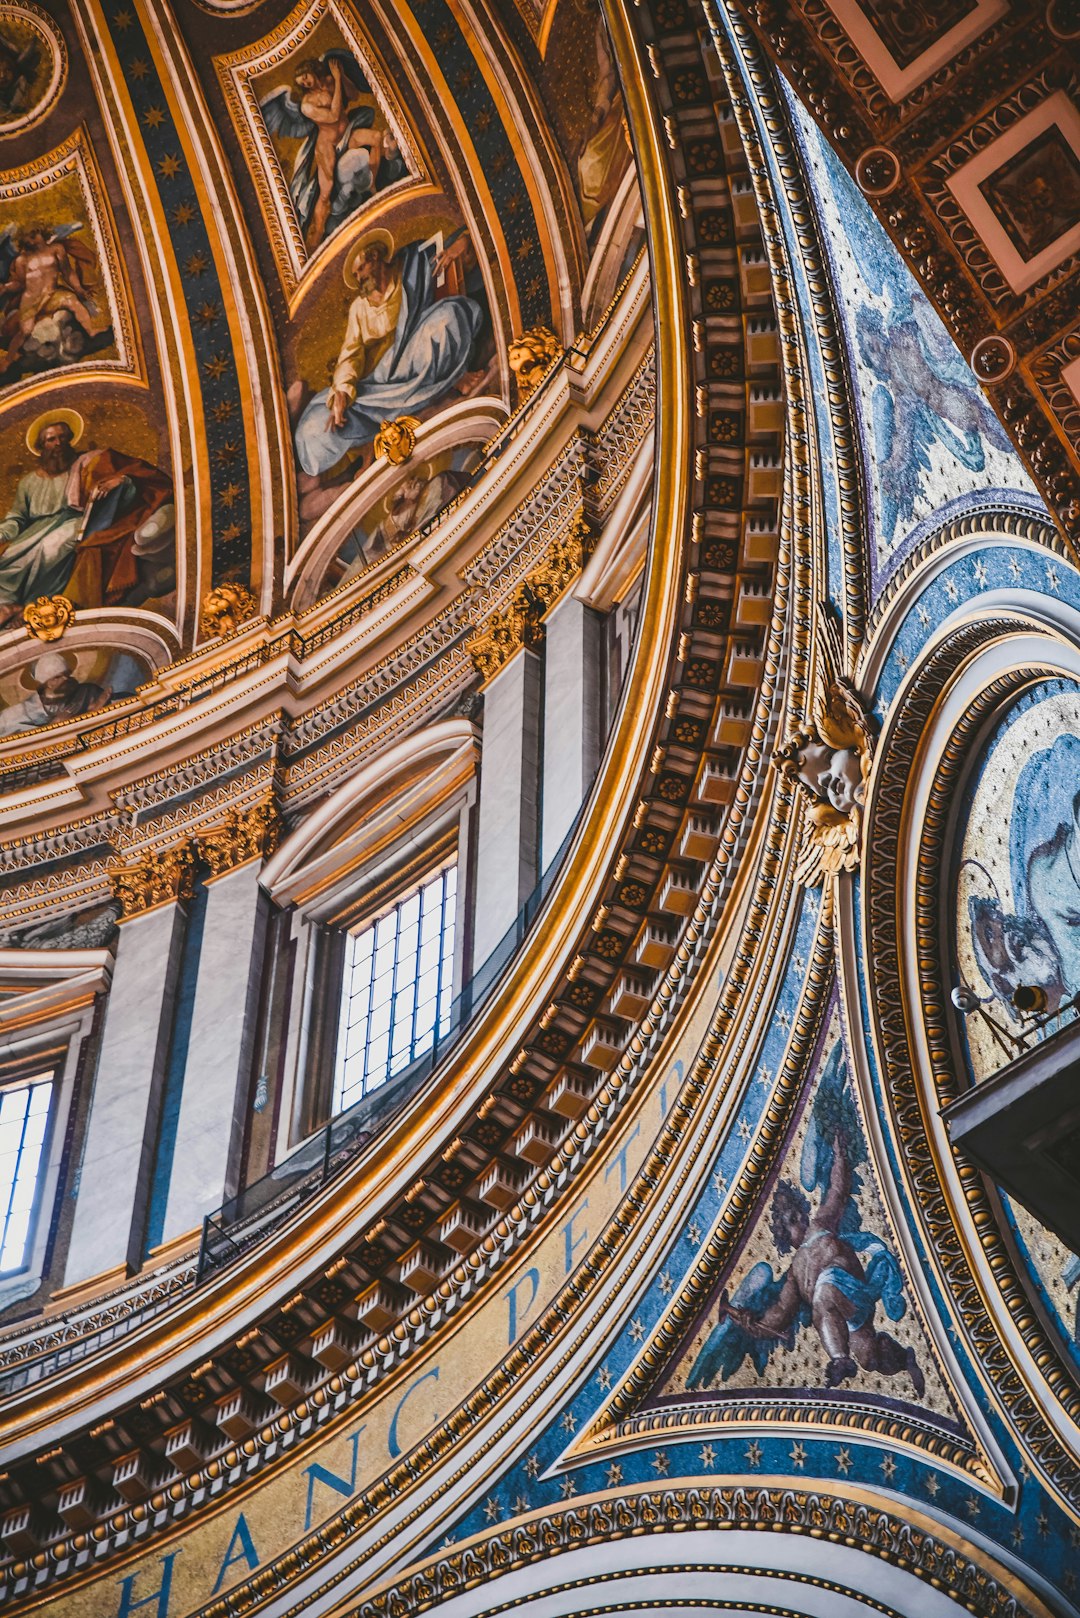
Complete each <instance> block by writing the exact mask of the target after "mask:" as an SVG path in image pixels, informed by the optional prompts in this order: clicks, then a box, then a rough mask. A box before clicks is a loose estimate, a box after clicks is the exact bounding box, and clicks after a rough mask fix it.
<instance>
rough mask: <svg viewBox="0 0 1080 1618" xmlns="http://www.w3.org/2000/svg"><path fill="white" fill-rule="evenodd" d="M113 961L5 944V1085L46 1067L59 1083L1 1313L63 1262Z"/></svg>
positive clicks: (0, 1070) (95, 953)
mask: <svg viewBox="0 0 1080 1618" xmlns="http://www.w3.org/2000/svg"><path fill="white" fill-rule="evenodd" d="M112 963H113V952H112V950H111V949H110V948H102V949H93V950H26V949H0V991H3V995H2V998H0V1086H3V1087H7V1086H8V1085H13V1084H16V1083H17V1082H18V1081H19V1080H20V1079H21V1078H23V1077H26V1078H30V1077H33V1076H35V1075H38V1074H42V1073H45V1072H50V1073H51V1075H52V1081H53V1093H52V1096H51V1098H50V1103H49V1118H48V1123H47V1125H46V1129H45V1136H44V1139H43V1141H42V1147H41V1159H40V1163H39V1168H38V1180H37V1185H36V1187H35V1193H34V1203H33V1209H32V1213H31V1217H30V1223H29V1228H28V1231H27V1239H26V1247H25V1250H24V1253H23V1262H22V1264H21V1265H20V1266H19V1267H18V1269H13V1270H6V1271H4V1272H3V1274H2V1275H0V1312H2V1311H3V1310H5V1309H7V1308H10V1307H11V1306H12V1305H13V1304H15V1303H17V1302H19V1301H21V1300H22V1299H24V1298H29V1297H30V1296H31V1295H32V1294H33V1293H34V1292H35V1291H37V1290H38V1288H39V1287H40V1286H41V1285H42V1283H43V1282H46V1283H47V1282H48V1280H49V1277H50V1275H51V1274H53V1273H54V1271H55V1272H56V1273H57V1274H59V1273H60V1268H61V1267H62V1262H63V1257H64V1255H63V1251H62V1248H63V1243H64V1241H65V1240H66V1238H65V1237H64V1235H63V1229H62V1220H61V1217H60V1216H61V1212H62V1202H61V1196H60V1194H61V1191H62V1190H63V1189H64V1187H65V1186H67V1187H72V1186H74V1184H75V1183H76V1181H77V1179H78V1172H79V1170H78V1163H79V1152H80V1151H81V1149H82V1148H81V1143H80V1142H79V1141H78V1139H77V1130H75V1129H73V1125H74V1124H75V1123H76V1122H77V1114H76V1111H75V1109H76V1106H77V1102H78V1091H79V1086H80V1074H81V1073H82V1071H83V1068H84V1066H85V1065H86V1064H85V1060H84V1059H85V1057H86V1055H87V1053H88V1052H91V1053H92V1050H93V1036H94V1033H95V1029H96V1027H97V1023H98V1019H99V1016H100V1012H101V1008H102V1006H103V1004H104V1002H105V999H106V997H107V991H108V987H109V981H110V979H111V976H112ZM89 1076H90V1073H89V1070H88V1071H87V1077H89ZM83 1110H85V1109H83Z"/></svg>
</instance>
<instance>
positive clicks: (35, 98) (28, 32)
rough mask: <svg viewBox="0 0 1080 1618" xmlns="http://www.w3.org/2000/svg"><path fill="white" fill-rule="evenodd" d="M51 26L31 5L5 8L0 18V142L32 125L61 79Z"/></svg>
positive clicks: (60, 63) (58, 49)
mask: <svg viewBox="0 0 1080 1618" xmlns="http://www.w3.org/2000/svg"><path fill="white" fill-rule="evenodd" d="M64 66H65V64H64V54H63V46H62V44H61V41H60V37H59V35H58V34H57V33H56V28H55V24H54V23H53V22H52V19H51V18H50V17H48V16H47V15H46V14H45V13H44V12H43V11H40V10H39V9H38V7H37V6H35V5H27V4H19V3H18V0H14V3H12V4H9V5H5V6H4V8H3V13H2V15H0V138H2V137H3V136H5V135H15V134H18V132H19V131H20V130H22V129H25V128H27V127H28V126H29V125H30V124H32V123H35V122H36V121H37V119H39V118H41V117H42V116H43V115H44V114H45V113H46V112H47V111H48V109H49V107H50V106H51V104H52V102H53V101H54V99H55V97H56V95H57V93H58V91H59V89H60V85H61V82H62V79H63V76H64Z"/></svg>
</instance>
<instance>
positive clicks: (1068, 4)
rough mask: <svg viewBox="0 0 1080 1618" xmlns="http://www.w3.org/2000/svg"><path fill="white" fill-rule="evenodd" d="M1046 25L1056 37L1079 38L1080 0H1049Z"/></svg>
mask: <svg viewBox="0 0 1080 1618" xmlns="http://www.w3.org/2000/svg"><path fill="white" fill-rule="evenodd" d="M1046 26H1047V28H1049V30H1050V32H1051V33H1052V34H1053V35H1054V37H1055V38H1056V39H1080V0H1050V4H1049V5H1048V6H1047V8H1046Z"/></svg>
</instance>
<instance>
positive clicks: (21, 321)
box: [0, 220, 112, 380]
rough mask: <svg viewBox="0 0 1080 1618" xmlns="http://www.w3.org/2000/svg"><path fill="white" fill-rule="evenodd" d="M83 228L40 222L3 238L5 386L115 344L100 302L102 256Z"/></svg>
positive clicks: (0, 298)
mask: <svg viewBox="0 0 1080 1618" xmlns="http://www.w3.org/2000/svg"><path fill="white" fill-rule="evenodd" d="M82 228H83V227H82V225H81V223H80V222H79V221H78V220H75V221H69V222H67V223H66V224H61V225H47V224H43V223H41V222H40V221H39V222H35V223H33V224H30V225H27V226H26V227H25V228H24V229H23V230H21V231H16V230H15V228H14V227H13V226H9V227H8V229H7V230H6V231H4V232H3V234H2V235H0V342H2V343H3V346H4V349H5V353H4V357H3V361H2V363H0V380H3V379H5V378H7V377H10V376H11V375H12V374H13V373H14V374H16V375H17V374H20V373H21V372H22V371H23V370H24V369H26V368H27V367H29V368H30V369H34V370H36V369H46V368H48V367H50V366H54V365H63V364H65V363H67V362H69V361H72V360H77V359H79V358H80V357H81V356H82V355H83V354H84V353H85V352H86V351H87V349H88V348H90V347H92V346H93V347H100V346H101V343H100V341H99V340H100V339H103V338H104V339H106V340H108V339H109V338H111V336H112V325H111V322H110V319H109V315H108V311H107V310H106V311H105V312H104V313H102V311H101V310H100V309H99V307H98V303H97V300H96V297H95V289H94V273H95V270H96V268H97V256H96V254H95V253H94V251H93V249H92V248H90V247H88V246H87V244H86V243H85V242H84V241H83V240H82V239H81V237H80V234H79V233H80V231H81V230H82Z"/></svg>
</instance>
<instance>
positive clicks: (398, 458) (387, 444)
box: [375, 416, 420, 466]
mask: <svg viewBox="0 0 1080 1618" xmlns="http://www.w3.org/2000/svg"><path fill="white" fill-rule="evenodd" d="M419 431H420V423H419V421H418V420H417V418H416V417H415V416H398V418H397V420H396V421H384V422H383V424H382V426H381V427H380V428H379V430H378V432H377V433H376V434H375V454H376V456H377V457H378V459H379V460H383V461H389V462H390V465H391V466H404V465H405V462H406V461H407V460H408V459H409V458H410V456H411V455H412V452H413V450H414V449H415V448H416V435H417V433H418V432H419Z"/></svg>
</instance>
